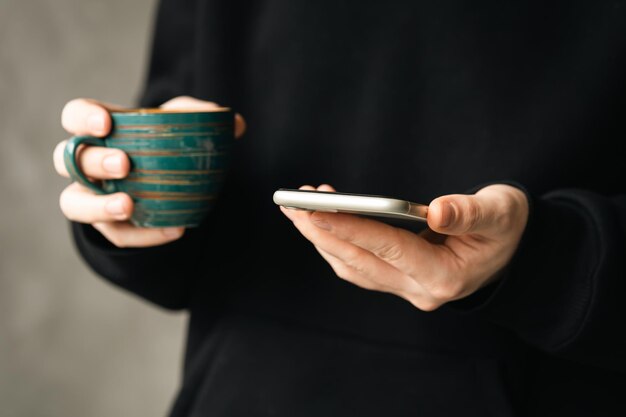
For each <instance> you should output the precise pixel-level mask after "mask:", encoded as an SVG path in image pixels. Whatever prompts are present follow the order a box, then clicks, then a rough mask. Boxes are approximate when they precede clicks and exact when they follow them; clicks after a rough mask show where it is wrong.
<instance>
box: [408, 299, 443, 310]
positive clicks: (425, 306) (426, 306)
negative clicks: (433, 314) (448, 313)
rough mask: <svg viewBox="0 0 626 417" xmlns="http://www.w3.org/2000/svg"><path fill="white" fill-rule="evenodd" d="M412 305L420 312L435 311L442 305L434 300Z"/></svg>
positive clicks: (417, 302)
mask: <svg viewBox="0 0 626 417" xmlns="http://www.w3.org/2000/svg"><path fill="white" fill-rule="evenodd" d="M413 305H415V306H416V307H417V308H419V309H420V310H422V311H427V312H430V311H435V310H437V309H438V308H439V307H441V305H442V303H440V302H438V301H435V300H420V301H416V302H415V303H413Z"/></svg>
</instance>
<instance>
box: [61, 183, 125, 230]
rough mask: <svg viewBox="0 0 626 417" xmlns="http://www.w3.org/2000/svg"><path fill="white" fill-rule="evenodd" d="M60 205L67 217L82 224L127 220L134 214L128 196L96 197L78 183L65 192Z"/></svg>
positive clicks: (120, 194) (122, 194)
mask: <svg viewBox="0 0 626 417" xmlns="http://www.w3.org/2000/svg"><path fill="white" fill-rule="evenodd" d="M59 204H60V206H61V211H62V212H63V214H64V215H65V217H67V218H68V219H70V220H73V221H76V222H80V223H94V222H102V221H119V220H127V219H128V218H130V215H131V213H132V212H133V200H132V199H131V198H130V196H128V194H124V193H116V194H108V195H95V194H93V193H92V192H91V191H89V190H88V189H87V188H86V187H83V186H82V185H80V184H78V183H73V184H70V185H69V186H67V187H66V188H65V190H63V192H62V193H61V197H60V200H59Z"/></svg>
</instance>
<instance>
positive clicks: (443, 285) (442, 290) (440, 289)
mask: <svg viewBox="0 0 626 417" xmlns="http://www.w3.org/2000/svg"><path fill="white" fill-rule="evenodd" d="M462 291H463V288H462V285H461V284H460V282H459V281H457V280H446V281H444V282H439V283H437V285H434V286H433V287H431V288H429V293H430V295H431V296H432V298H434V299H435V300H439V301H441V302H447V301H451V300H454V299H455V298H457V297H458V296H459V295H460V294H461V293H462Z"/></svg>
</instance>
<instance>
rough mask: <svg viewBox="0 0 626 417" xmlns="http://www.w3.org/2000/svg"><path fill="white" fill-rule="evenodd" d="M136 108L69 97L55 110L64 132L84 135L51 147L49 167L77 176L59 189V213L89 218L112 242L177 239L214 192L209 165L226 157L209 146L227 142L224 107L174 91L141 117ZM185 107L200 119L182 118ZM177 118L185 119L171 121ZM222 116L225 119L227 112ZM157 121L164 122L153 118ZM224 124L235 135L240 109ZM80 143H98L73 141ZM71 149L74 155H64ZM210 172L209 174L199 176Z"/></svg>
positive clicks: (150, 243)
mask: <svg viewBox="0 0 626 417" xmlns="http://www.w3.org/2000/svg"><path fill="white" fill-rule="evenodd" d="M163 110H165V111H166V112H165V113H163V112H162V111H163ZM137 113H138V112H129V111H128V110H125V109H122V108H120V107H117V106H113V105H108V104H102V103H98V102H95V101H92V100H84V99H77V100H73V101H70V102H69V103H68V104H67V105H66V106H65V108H64V110H63V116H62V121H63V126H64V127H65V129H66V130H67V131H68V132H70V133H73V134H75V135H83V136H84V135H90V136H92V138H82V140H80V139H78V138H73V140H72V141H71V142H70V144H71V145H72V146H71V147H72V148H73V149H70V147H67V141H63V142H61V143H59V145H57V147H56V149H55V152H54V164H55V167H56V170H57V172H58V173H59V174H60V175H62V176H66V177H67V176H70V175H69V173H70V172H71V173H72V174H73V175H72V177H73V178H74V179H75V180H77V182H74V183H73V184H71V185H69V186H68V187H67V188H66V189H65V190H64V191H63V192H62V194H61V199H60V204H61V209H62V211H63V213H64V214H65V216H66V217H67V218H69V219H70V220H74V221H77V222H82V223H90V224H92V225H93V226H94V227H95V228H96V229H97V230H99V231H100V232H101V233H102V234H103V235H104V236H105V237H106V238H107V239H108V240H109V241H111V242H112V243H113V244H115V245H116V246H119V247H146V246H155V245H160V244H164V243H167V242H170V241H172V240H176V239H178V238H180V237H181V236H182V234H183V232H184V226H193V225H196V224H197V223H198V222H199V221H201V219H202V217H203V216H204V215H205V214H206V212H208V210H209V209H210V201H211V200H212V199H213V198H214V195H210V194H211V193H213V192H215V193H216V192H217V191H218V190H219V179H217V177H219V172H216V171H219V169H220V168H219V165H220V163H222V165H224V164H226V163H227V162H226V160H227V159H226V158H222V157H221V156H216V155H218V154H219V153H220V152H227V149H221V150H220V149H217V148H216V146H215V144H216V143H218V142H220V140H221V143H222V144H225V143H226V144H227V143H228V133H227V131H228V129H229V127H228V123H226V124H225V125H224V123H223V122H224V121H225V120H227V112H226V113H225V110H224V109H222V108H220V107H219V106H218V105H217V104H215V103H211V102H206V101H201V100H197V99H193V98H190V97H178V98H175V99H173V100H170V101H168V102H167V103H165V104H164V105H163V106H162V107H161V109H160V111H155V110H150V111H144V112H143V114H144V116H147V117H146V118H142V117H141V116H139V115H137V116H133V115H136V114H137ZM191 113H196V114H199V116H200V119H197V117H196V119H195V121H194V119H193V118H192V119H189V118H188V116H186V114H187V115H188V114H191ZM111 114H112V115H113V118H112V117H111ZM220 114H221V116H218V119H220V117H221V120H217V121H214V122H211V121H210V120H209V119H210V118H211V117H213V116H210V115H220ZM162 115H163V116H165V119H163V116H162ZM169 115H173V116H169ZM176 115H179V116H176ZM180 115H182V116H180ZM124 117H125V119H124ZM180 117H183V119H182V120H183V121H184V122H185V123H172V122H177V121H178V120H181V119H180ZM186 117H187V119H185V118H186ZM207 117H208V118H209V119H207ZM230 117H231V120H232V113H231V116H230ZM168 118H169V119H168ZM177 118H178V119H177ZM150 119H151V120H150ZM135 120H140V121H141V120H143V121H148V123H143V122H139V123H138V122H136V121H135ZM162 120H165V121H166V122H169V125H168V126H165V124H166V123H160V121H162ZM189 120H191V123H189ZM120 122H124V125H121V123H120ZM128 122H130V124H131V125H132V124H134V126H131V125H129V123H128ZM150 122H151V123H150ZM198 122H200V123H198ZM154 123H156V125H155V124H154ZM211 123H217V124H218V125H220V124H221V125H222V126H221V127H219V126H218V127H214V126H211ZM113 125H116V126H117V125H120V127H123V129H126V130H122V129H117V131H116V130H115V129H116V127H115V128H114V130H113V132H112V131H111V129H112V126H113ZM230 129H231V132H232V130H234V133H235V136H236V137H239V136H241V135H242V134H243V132H244V130H245V122H244V120H243V118H242V117H241V116H240V115H238V114H237V115H235V116H234V126H232V122H231V128H230ZM116 135H117V138H116ZM230 135H231V137H232V133H230ZM102 137H106V138H105V141H104V142H101V141H102V139H98V138H102ZM214 139H217V142H216V141H215V140H214ZM81 142H87V143H91V144H92V145H93V144H102V145H105V147H103V146H77V145H79V143H81ZM116 142H117V143H116ZM125 151H126V152H129V153H130V154H131V156H130V158H129V157H128V155H127V153H126V152H125ZM72 152H75V155H74V157H75V159H73V158H72V159H70V160H68V157H71V155H72ZM64 153H65V156H66V158H65V161H64ZM133 153H134V155H133ZM225 156H226V155H225ZM211 164H213V166H211ZM68 167H69V169H70V172H68V169H67V168H68ZM131 168H132V169H131ZM161 168H165V169H161ZM186 168H191V169H186ZM222 168H225V166H222ZM138 170H139V171H138ZM212 170H213V173H214V174H216V175H217V177H216V176H214V177H213V178H211V177H210V175H207V174H210V173H211V171H212ZM129 173H130V175H129ZM81 174H82V175H81ZM127 177H128V178H127ZM124 178H125V179H124ZM122 179H124V180H122ZM98 180H104V181H102V184H103V189H100V188H99V187H100V185H99V184H98V183H92V182H91V181H98ZM87 181H89V182H87ZM100 193H103V194H100ZM104 193H108V194H104ZM129 194H130V195H129ZM131 195H132V198H131ZM129 220H131V221H132V223H131V222H130V221H129ZM133 223H134V224H133ZM138 226H139V227H138ZM146 226H148V227H146Z"/></svg>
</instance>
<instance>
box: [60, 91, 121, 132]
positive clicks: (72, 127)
mask: <svg viewBox="0 0 626 417" xmlns="http://www.w3.org/2000/svg"><path fill="white" fill-rule="evenodd" d="M111 107H113V106H111ZM61 123H62V124H63V128H64V129H65V130H67V131H68V132H70V133H72V134H74V135H92V136H97V137H103V136H106V135H107V134H108V133H109V131H110V130H111V116H110V115H109V112H108V111H107V105H105V104H103V103H99V102H97V101H95V100H91V99H84V98H77V99H74V100H72V101H70V102H68V103H67V104H66V105H65V107H64V108H63V112H62V114H61Z"/></svg>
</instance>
